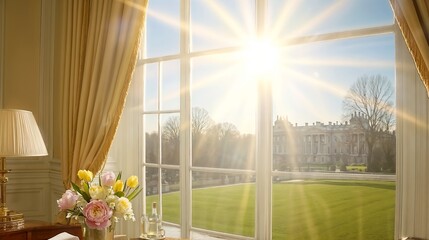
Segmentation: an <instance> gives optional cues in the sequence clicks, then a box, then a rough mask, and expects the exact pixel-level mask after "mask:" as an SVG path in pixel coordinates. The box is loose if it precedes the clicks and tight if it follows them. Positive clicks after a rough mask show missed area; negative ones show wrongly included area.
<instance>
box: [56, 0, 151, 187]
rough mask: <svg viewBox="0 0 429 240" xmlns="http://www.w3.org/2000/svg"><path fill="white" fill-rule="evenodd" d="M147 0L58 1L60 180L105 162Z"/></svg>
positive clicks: (67, 183) (73, 177)
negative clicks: (60, 16) (60, 45)
mask: <svg viewBox="0 0 429 240" xmlns="http://www.w3.org/2000/svg"><path fill="white" fill-rule="evenodd" d="M147 1H148V0H112V1H104V0H84V1H80V0H79V1H75V0H67V1H60V3H59V4H60V6H59V7H60V8H61V10H60V12H62V13H64V15H63V17H62V19H61V24H62V26H63V29H62V32H61V33H60V36H61V39H63V41H62V43H61V44H62V47H61V49H62V53H61V69H60V72H61V76H62V79H61V80H60V81H61V83H62V86H61V108H62V113H61V118H62V119H61V123H60V124H61V126H60V127H61V131H62V132H61V151H62V152H61V158H62V179H63V183H64V186H65V187H66V188H68V187H69V186H70V181H74V182H76V180H77V175H76V174H77V171H78V170H79V169H87V170H91V171H92V172H94V173H96V172H98V171H99V170H100V169H101V168H102V166H103V164H104V163H105V161H106V158H107V154H108V151H109V148H110V146H111V144H112V140H113V137H114V135H115V132H116V129H117V126H118V122H119V119H120V117H121V114H122V111H123V107H124V103H125V97H126V95H127V91H128V88H129V85H130V82H131V78H132V74H133V71H134V67H135V63H136V59H137V53H138V48H139V42H140V36H141V32H142V28H143V26H144V18H145V15H146V7H147Z"/></svg>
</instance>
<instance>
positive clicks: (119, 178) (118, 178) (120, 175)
mask: <svg viewBox="0 0 429 240" xmlns="http://www.w3.org/2000/svg"><path fill="white" fill-rule="evenodd" d="M121 177H122V171H120V172H119V173H118V176H117V177H116V181H118V180H121Z"/></svg>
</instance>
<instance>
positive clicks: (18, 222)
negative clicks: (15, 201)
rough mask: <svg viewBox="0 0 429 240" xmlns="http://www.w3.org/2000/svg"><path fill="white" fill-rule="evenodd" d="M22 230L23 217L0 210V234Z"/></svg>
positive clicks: (19, 214) (20, 214)
mask: <svg viewBox="0 0 429 240" xmlns="http://www.w3.org/2000/svg"><path fill="white" fill-rule="evenodd" d="M21 228H24V215H23V214H22V213H17V212H14V211H9V210H5V211H2V210H0V232H4V231H10V230H17V229H21Z"/></svg>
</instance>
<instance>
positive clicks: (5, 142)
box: [0, 109, 48, 157]
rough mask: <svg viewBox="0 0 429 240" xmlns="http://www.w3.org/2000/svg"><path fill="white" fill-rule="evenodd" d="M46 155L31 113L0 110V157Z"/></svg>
mask: <svg viewBox="0 0 429 240" xmlns="http://www.w3.org/2000/svg"><path fill="white" fill-rule="evenodd" d="M44 155H48V152H47V150H46V146H45V143H44V141H43V138H42V135H41V133H40V130H39V127H38V126H37V123H36V120H35V119H34V116H33V113H32V112H30V111H25V110H17V109H0V157H25V156H44Z"/></svg>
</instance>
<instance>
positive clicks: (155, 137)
mask: <svg viewBox="0 0 429 240" xmlns="http://www.w3.org/2000/svg"><path fill="white" fill-rule="evenodd" d="M143 126H144V133H145V160H146V162H147V163H159V133H158V115H157V114H147V115H144V123H143Z"/></svg>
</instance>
